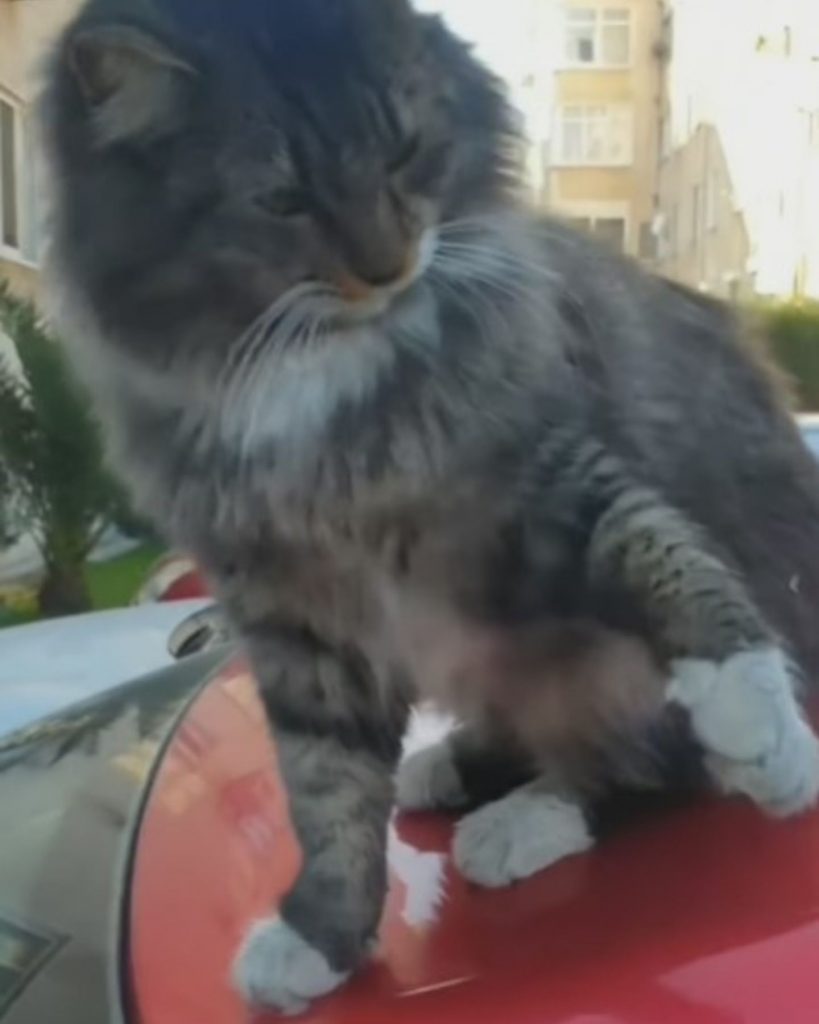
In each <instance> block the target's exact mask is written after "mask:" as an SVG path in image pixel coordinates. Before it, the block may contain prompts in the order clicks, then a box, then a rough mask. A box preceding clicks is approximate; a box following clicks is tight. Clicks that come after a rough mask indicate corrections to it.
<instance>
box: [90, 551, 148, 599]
mask: <svg viewBox="0 0 819 1024" xmlns="http://www.w3.org/2000/svg"><path fill="white" fill-rule="evenodd" d="M162 552H163V548H162V547H161V546H160V545H158V544H145V545H144V546H143V547H139V548H135V549H134V550H133V551H129V552H128V554H127V555H122V556H121V557H120V558H114V559H112V560H111V561H110V562H102V563H100V564H93V565H92V564H89V566H88V569H87V571H86V578H87V580H88V589H89V591H90V592H91V601H92V603H93V605H94V609H95V610H96V611H104V610H106V609H108V608H124V607H125V606H126V605H128V604H130V603H131V601H132V600H133V598H134V595H135V594H136V592H137V590H138V589H139V587H140V585H141V584H142V582H143V581H144V580H145V577H146V576H147V574H148V570H149V569H150V568H151V566H152V565H153V564H154V562H155V561H156V560H157V558H159V556H160V555H161V554H162Z"/></svg>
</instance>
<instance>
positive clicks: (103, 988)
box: [0, 654, 220, 1024]
mask: <svg viewBox="0 0 819 1024" xmlns="http://www.w3.org/2000/svg"><path fill="white" fill-rule="evenodd" d="M219 657H220V656H219V655H218V654H209V655H202V656H199V657H196V658H191V659H190V660H188V661H185V662H183V663H181V664H180V665H178V666H174V667H173V668H172V669H169V670H166V671H165V672H162V673H159V674H157V675H156V676H154V677H149V678H147V679H146V680H143V681H141V682H140V683H139V684H136V685H131V686H127V687H123V688H120V689H118V690H116V691H114V692H112V693H109V694H108V695H106V696H105V697H103V698H100V699H98V700H96V701H93V702H89V703H87V704H85V705H80V706H79V707H76V708H74V709H73V710H72V711H71V713H69V714H67V715H65V716H62V717H58V718H52V719H48V720H46V721H44V722H41V723H39V724H37V725H35V726H33V727H31V728H29V729H28V730H26V731H23V732H19V733H16V734H13V735H11V736H8V737H6V738H5V739H4V740H0V819H2V821H3V822H13V823H14V827H13V829H12V828H9V829H6V830H4V832H3V841H2V843H0V1017H3V1018H4V1019H5V1017H6V1015H8V1020H9V1021H11V1022H15V1024H16V1022H17V1021H18V1020H19V1021H26V1022H30V1021H32V1020H42V1021H45V1020H46V1019H55V1018H54V1016H53V1015H52V1014H49V1015H47V1016H46V1015H44V1014H42V1013H40V1012H38V1013H36V1014H35V1013H33V1011H32V1010H31V1009H30V1007H29V1005H28V1003H29V1002H30V1003H31V1005H35V1006H47V1005H52V1000H56V999H57V994H58V992H59V989H60V985H61V983H64V979H65V976H68V977H70V979H71V981H70V986H69V988H70V990H71V991H73V992H74V993H75V994H76V999H77V1008H76V1015H72V1012H71V1000H69V1002H68V1003H66V1002H65V1000H63V1002H62V1004H60V1003H58V1002H54V1003H53V1005H54V1006H57V1005H62V1006H63V1011H64V1012H63V1013H62V1014H61V1017H60V1020H61V1024H81V1022H82V1024H87V1022H88V1021H92V1020H93V1021H97V1020H106V1021H108V1020H112V1019H115V1018H114V1017H113V1016H112V1010H111V1007H110V1005H108V1004H109V1001H110V998H111V995H110V992H109V986H108V984H107V979H108V976H109V972H110V968H111V962H112V958H114V959H115V958H116V956H117V950H116V943H112V936H111V930H110V929H111V922H112V920H115V919H116V918H117V916H118V912H119V905H120V902H121V885H122V877H123V871H124V869H125V866H126V864H127V859H128V851H129V848H130V839H131V832H132V828H133V822H134V820H135V817H136V814H137V812H138V809H139V806H140V802H141V799H142V793H143V790H144V788H145V786H146V783H147V782H148V780H149V779H150V778H151V775H152V772H153V768H154V764H155V762H156V761H157V758H158V756H159V753H160V751H161V748H162V744H163V740H164V737H165V735H166V733H167V732H168V729H169V727H170V726H171V725H172V723H173V722H174V721H175V719H176V716H177V715H178V713H179V711H180V709H181V708H182V707H183V706H184V705H185V702H186V701H187V699H188V697H189V695H190V693H191V691H192V690H193V689H195V688H196V686H197V685H198V684H199V683H200V682H201V681H202V680H203V679H204V678H206V677H207V676H208V675H209V673H210V671H211V669H212V668H213V667H214V665H215V664H216V663H217V661H218V659H219ZM46 967H47V968H48V969H47V970H44V968H46ZM35 976H37V977H36V982H35V983H33V984H30V983H31V982H32V980H33V979H34V978H35ZM66 990H67V991H68V989H66ZM80 996H81V997H82V998H81V999H80ZM18 1014H19V1016H18Z"/></svg>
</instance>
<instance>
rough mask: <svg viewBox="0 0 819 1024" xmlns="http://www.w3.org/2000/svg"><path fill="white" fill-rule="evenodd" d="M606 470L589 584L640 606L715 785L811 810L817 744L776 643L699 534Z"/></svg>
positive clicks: (792, 809) (786, 807) (788, 809)
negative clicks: (606, 495)
mask: <svg viewBox="0 0 819 1024" xmlns="http://www.w3.org/2000/svg"><path fill="white" fill-rule="evenodd" d="M611 466H612V464H611V462H610V461H609V463H608V471H607V472H608V486H609V488H610V493H611V495H612V500H611V501H610V502H608V503H607V505H606V506H605V508H604V509H603V511H602V514H601V515H600V517H599V519H598V521H597V522H596V524H595V527H594V531H593V534H592V539H591V544H590V547H589V553H588V569H589V574H590V578H591V581H592V585H593V586H596V587H597V588H598V589H599V591H600V592H602V593H606V594H616V593H617V592H620V593H621V594H624V595H626V596H627V597H629V598H631V599H632V600H633V601H634V602H635V603H636V605H637V606H638V608H639V609H640V611H641V613H642V617H643V618H644V619H645V622H646V623H647V624H648V628H649V629H650V630H651V631H652V634H653V640H654V642H655V646H656V647H657V648H658V649H659V650H660V651H661V653H662V654H663V655H664V656H665V657H666V658H667V659H668V661H669V663H670V665H671V667H672V678H671V682H670V686H669V689H668V698H669V701H671V702H674V703H676V704H679V705H681V706H683V707H684V708H685V709H686V710H687V711H688V712H689V714H690V717H691V723H692V727H693V730H694V733H695V735H696V737H697V739H698V740H699V742H700V743H701V744H702V746H703V748H704V750H705V752H706V755H707V762H708V766H709V768H710V771H711V774H712V776H713V778H714V780H715V782H716V783H717V784H718V786H719V787H720V788H721V789H722V790H724V791H726V792H732V793H741V794H744V795H746V796H749V797H751V798H752V799H753V800H754V801H755V802H756V803H758V804H760V805H761V806H762V807H764V808H765V809H766V810H768V811H769V812H770V813H772V814H775V815H783V816H784V815H789V814H795V813H798V812H800V811H803V810H805V809H806V808H808V807H811V806H812V805H813V804H814V803H815V802H816V799H817V794H819V743H817V740H816V737H815V735H814V733H813V731H812V730H811V728H810V726H809V725H808V723H807V721H806V719H805V717H804V715H803V712H802V709H801V707H800V704H799V700H798V697H797V692H798V686H797V678H796V673H795V670H794V667H793V666H792V664H791V663H790V661H789V658H788V657H787V654H786V652H785V650H784V649H783V648H782V646H781V644H780V643H779V642H778V640H777V638H776V637H775V635H774V633H773V631H772V630H771V629H770V628H769V627H768V625H767V623H766V622H765V621H764V619H763V617H762V616H761V614H760V612H759V611H758V609H757V608H756V607H755V605H754V603H753V601H752V600H751V598H750V596H749V594H748V593H747V591H746V588H745V587H744V585H743V583H742V581H741V579H739V578H738V577H737V575H736V574H735V573H733V572H732V571H731V570H729V568H728V567H727V566H726V565H725V564H724V563H723V562H722V561H721V560H720V558H718V557H716V555H715V554H714V553H713V551H712V550H709V545H708V543H707V540H706V538H705V537H704V536H703V535H702V534H701V532H700V531H699V530H698V529H696V528H695V527H694V526H693V525H692V524H691V523H690V522H688V521H687V519H686V517H685V516H683V515H682V514H681V513H679V512H677V511H676V510H674V509H672V508H669V507H668V506H667V505H665V504H664V503H663V502H662V501H661V500H660V499H659V498H658V497H657V496H656V495H655V494H653V493H652V492H651V491H649V490H647V489H645V488H642V487H640V486H632V485H631V484H630V483H629V482H628V481H627V480H626V479H625V478H623V477H619V478H618V476H617V474H616V471H615V472H612V468H611Z"/></svg>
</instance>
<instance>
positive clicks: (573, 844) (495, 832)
mask: <svg viewBox="0 0 819 1024" xmlns="http://www.w3.org/2000/svg"><path fill="white" fill-rule="evenodd" d="M592 843H593V840H592V837H591V834H590V832H589V829H588V825H587V824H586V819H585V817H584V815H583V811H582V810H581V809H580V807H578V806H577V805H576V804H572V803H568V802H567V801H565V800H561V799H560V798H559V797H556V796H552V795H550V794H547V793H538V792H535V791H533V790H531V789H526V790H518V791H517V792H516V793H511V794H510V795H509V796H507V797H504V799H503V800H498V801H497V802H496V803H493V804H487V806H486V807H482V808H481V809H480V810H479V811H475V812H474V813H473V814H469V815H467V816H466V817H465V818H464V819H463V821H462V822H461V823H460V825H459V826H458V830H457V832H456V834H455V847H454V858H455V864H456V865H457V867H458V870H459V871H460V872H461V874H462V875H463V876H464V877H465V878H468V879H469V880H470V881H471V882H475V883H476V884H477V885H482V886H485V887H486V888H488V889H497V888H501V887H502V886H505V885H510V884H511V883H512V882H517V881H519V880H521V879H523V878H528V877H529V876H530V875H534V874H536V873H537V872H538V871H542V870H543V869H544V868H548V867H550V866H551V865H552V864H554V863H556V862H557V861H559V860H562V859H563V858H564V857H568V856H570V855H571V854H574V853H582V852H583V851H584V850H588V849H589V848H590V847H591V846H592Z"/></svg>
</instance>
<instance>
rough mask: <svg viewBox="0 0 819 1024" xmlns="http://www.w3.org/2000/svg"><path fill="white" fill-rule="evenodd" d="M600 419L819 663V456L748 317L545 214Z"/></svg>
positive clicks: (579, 360)
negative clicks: (806, 438) (801, 429)
mask: <svg viewBox="0 0 819 1024" xmlns="http://www.w3.org/2000/svg"><path fill="white" fill-rule="evenodd" d="M540 230H541V231H542V238H543V240H544V241H543V244H544V254H545V255H544V258H545V259H546V260H547V261H548V262H549V263H550V265H552V266H558V265H559V266H560V268H561V269H560V273H561V275H562V280H563V284H564V290H563V293H562V295H561V297H560V302H561V304H562V307H563V308H562V318H563V322H564V325H565V329H566V334H565V339H566V340H565V343H564V344H565V347H566V352H567V358H568V359H569V360H570V361H571V362H572V364H573V366H574V367H575V372H576V374H577V376H578V377H579V378H580V379H581V380H582V383H583V387H584V389H585V390H586V393H587V394H588V396H589V401H588V403H587V405H588V408H589V409H590V410H591V427H592V429H593V430H595V431H597V432H598V434H599V436H600V437H601V439H602V440H604V441H605V443H607V444H608V445H610V446H611V447H613V448H615V449H616V450H617V451H618V452H619V453H620V454H621V456H622V457H623V458H624V459H626V460H627V461H628V462H629V464H630V465H631V466H632V468H633V470H634V472H635V474H636V475H637V476H638V477H639V478H640V479H642V480H643V481H644V482H646V483H648V484H650V485H651V486H653V487H655V488H657V489H658V490H660V491H661V492H662V493H663V494H664V495H665V496H666V498H667V499H668V500H669V501H671V502H673V503H674V504H675V505H676V506H678V507H680V508H682V509H683V510H684V511H686V512H687V513H688V515H689V516H690V517H691V518H692V519H693V520H694V521H695V522H697V523H699V524H701V525H702V526H704V527H705V528H706V529H707V530H708V531H709V534H710V535H711V536H712V537H713V538H714V539H715V541H716V542H717V544H718V546H719V547H720V549H721V551H722V552H723V553H725V554H727V556H728V557H729V558H730V560H731V561H733V563H734V564H735V565H736V566H737V567H738V568H739V569H741V571H742V572H743V573H744V574H745V575H746V576H747V578H748V580H749V582H750V585H751V589H752V590H753V591H754V593H755V595H756V598H757V600H758V601H759V603H760V605H761V606H762V607H763V609H764V610H765V611H766V613H767V614H768V616H769V618H770V619H771V620H772V621H773V622H774V623H775V624H776V625H777V626H778V627H779V629H780V630H781V631H782V632H783V633H784V635H785V636H786V637H787V639H788V640H789V641H790V642H791V644H792V645H793V647H794V648H795V650H796V652H797V653H798V655H799V656H800V659H801V661H802V662H803V664H804V665H806V666H807V667H808V668H809V669H810V671H811V672H812V674H817V675H819V640H817V636H819V630H817V624H819V467H817V464H816V461H815V460H814V458H813V457H812V456H811V454H810V453H809V451H808V449H807V447H806V446H805V444H804V442H803V440H802V438H801V435H800V433H799V431H798V428H797V426H796V423H795V420H794V417H793V415H792V412H791V409H790V405H789V396H788V394H787V389H786V388H785V387H784V386H783V381H782V378H781V376H780V375H779V374H778V373H777V371H775V370H774V369H773V368H772V366H771V365H770V364H769V362H768V360H767V359H766V356H765V354H764V347H763V346H762V345H761V344H759V341H760V339H758V338H754V337H753V336H752V335H753V326H752V324H751V323H750V318H749V317H747V316H746V315H745V314H744V313H743V312H742V311H740V310H735V309H733V308H732V307H730V306H728V305H727V304H724V303H722V302H720V301H718V300H716V299H713V298H712V297H710V296H707V295H703V294H700V293H698V292H695V291H692V290H689V289H687V288H684V287H682V286H679V285H677V284H674V283H672V282H670V281H667V280H664V279H662V278H660V277H656V276H654V275H651V274H649V273H647V272H645V271H644V270H642V269H641V268H640V267H639V266H637V265H636V264H635V263H633V262H632V261H630V260H628V259H626V258H623V257H621V256H619V255H617V254H615V253H611V252H607V251H606V250H605V249H604V248H602V247H599V246H597V245H596V244H594V243H593V242H591V241H589V240H586V239H584V238H582V237H580V236H578V235H577V234H576V233H575V232H573V231H572V230H571V229H570V228H567V227H565V226H562V225H559V224H555V223H553V222H546V223H545V224H543V225H542V226H541V228H540Z"/></svg>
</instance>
